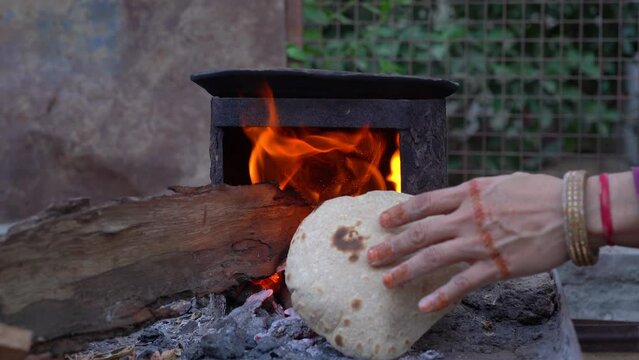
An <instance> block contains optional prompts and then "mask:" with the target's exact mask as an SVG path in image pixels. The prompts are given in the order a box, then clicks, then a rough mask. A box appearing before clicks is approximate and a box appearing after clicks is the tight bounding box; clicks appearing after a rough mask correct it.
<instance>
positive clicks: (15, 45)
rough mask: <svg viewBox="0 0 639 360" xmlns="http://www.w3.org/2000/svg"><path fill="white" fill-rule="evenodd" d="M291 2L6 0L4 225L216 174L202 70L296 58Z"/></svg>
mask: <svg viewBox="0 0 639 360" xmlns="http://www.w3.org/2000/svg"><path fill="white" fill-rule="evenodd" d="M284 12H285V9H284V0H213V1H207V0H181V1H172V0H56V1H46V2H45V1H40V0H20V1H15V0H0V222H2V221H11V220H14V219H18V218H22V217H25V216H28V215H31V214H33V213H34V212H36V211H38V210H40V209H42V208H44V207H46V206H47V205H48V204H49V203H51V202H53V201H58V200H61V199H64V198H69V197H77V196H89V197H92V198H93V199H97V200H104V199H108V198H113V197H117V196H138V195H146V194H152V193H157V192H159V191H162V189H164V188H165V187H166V186H168V185H172V184H182V185H196V184H204V183H208V182H209V180H208V172H209V159H208V146H209V139H208V132H209V130H208V129H209V118H210V114H209V111H210V107H209V96H208V95H207V94H206V93H205V92H204V90H202V89H200V88H199V87H198V86H197V85H195V84H193V83H191V82H190V80H189V75H190V74H191V73H192V72H197V71H202V70H207V69H211V68H225V67H279V66H284V65H285V54H284V44H285V19H284Z"/></svg>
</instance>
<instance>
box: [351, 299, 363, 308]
mask: <svg viewBox="0 0 639 360" xmlns="http://www.w3.org/2000/svg"><path fill="white" fill-rule="evenodd" d="M351 307H352V308H353V310H359V309H361V308H362V300H361V299H353V301H351Z"/></svg>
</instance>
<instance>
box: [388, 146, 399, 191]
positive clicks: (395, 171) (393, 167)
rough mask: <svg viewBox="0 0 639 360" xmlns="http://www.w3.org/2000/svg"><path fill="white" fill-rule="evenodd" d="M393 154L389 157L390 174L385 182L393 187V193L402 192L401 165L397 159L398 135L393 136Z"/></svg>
mask: <svg viewBox="0 0 639 360" xmlns="http://www.w3.org/2000/svg"><path fill="white" fill-rule="evenodd" d="M395 144H396V145H397V147H396V148H395V152H394V153H393V156H392V157H391V164H390V174H389V175H388V177H386V180H388V182H390V183H391V184H393V185H394V186H395V191H397V192H402V164H401V160H400V159H399V134H397V135H396V136H395Z"/></svg>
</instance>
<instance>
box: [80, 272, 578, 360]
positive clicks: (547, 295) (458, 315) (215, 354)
mask: <svg viewBox="0 0 639 360" xmlns="http://www.w3.org/2000/svg"><path fill="white" fill-rule="evenodd" d="M553 280H554V279H552V277H550V276H549V275H548V274H541V275H536V276H533V277H528V278H525V279H519V280H509V281H506V282H501V283H498V284H494V285H491V286H488V287H486V288H484V289H481V290H478V291H476V292H474V293H473V294H471V295H469V296H467V297H466V298H465V299H464V301H463V302H462V303H461V304H460V305H459V306H457V308H456V309H455V310H454V311H452V312H451V313H450V314H448V315H446V316H445V317H444V318H443V319H442V320H440V321H439V322H438V323H437V324H436V325H435V326H434V327H433V328H431V330H430V331H429V332H428V333H426V334H425V335H424V336H423V337H422V338H421V339H420V340H419V341H418V342H417V343H416V344H415V345H414V347H413V349H412V350H411V351H410V352H409V353H407V354H405V355H404V356H403V357H402V358H401V359H403V360H412V359H415V360H417V359H422V360H429V359H430V360H432V359H452V360H455V359H488V358H491V359H492V358H496V359H497V358H498V359H511V358H516V359H555V358H557V359H561V358H572V355H573V354H578V352H579V347H578V345H577V343H576V339H575V336H574V330H573V329H572V324H570V322H569V319H568V317H567V314H566V312H565V309H563V308H562V307H561V301H560V296H559V293H558V292H557V288H556V286H555V283H554V281H553ZM165 307H166V309H167V311H169V312H170V313H172V314H176V313H177V314H178V315H179V316H177V317H174V318H169V319H164V320H160V321H158V322H156V323H154V324H151V325H149V326H147V327H145V328H143V329H141V330H139V331H137V332H135V333H133V334H130V335H128V336H125V337H118V338H113V339H109V340H104V341H100V342H93V343H90V344H89V345H88V348H87V351H85V352H84V353H83V354H87V353H93V354H97V353H102V354H103V353H108V352H112V351H114V349H118V348H123V347H133V349H134V352H135V354H136V360H143V359H153V354H156V356H157V354H162V353H167V352H171V351H173V353H179V354H181V355H180V356H178V357H177V360H181V359H188V360H200V359H268V360H271V359H350V357H346V356H344V355H343V354H341V353H340V352H339V351H337V350H336V349H335V348H333V347H332V346H331V345H330V343H328V342H327V341H326V339H324V338H323V337H321V336H319V335H317V334H316V333H314V332H313V331H312V330H311V329H310V328H309V327H308V326H307V325H306V324H305V323H304V320H302V318H300V316H299V315H298V314H297V313H296V312H295V311H294V310H293V309H292V308H289V309H284V308H283V307H282V306H281V305H280V304H279V303H278V302H277V301H276V300H275V299H274V297H273V291H272V290H263V291H259V292H257V293H255V294H253V295H251V296H250V297H248V298H247V299H246V301H245V302H244V303H243V304H242V305H241V306H239V307H232V306H229V305H228V302H227V300H226V298H225V297H224V296H222V295H209V296H207V297H204V298H192V299H191V300H190V301H187V300H180V301H176V302H174V303H171V304H168V305H166V306H165ZM131 354H132V352H131ZM489 354H490V355H489ZM494 356H497V357H494ZM130 357H131V358H132V357H133V356H132V355H130ZM77 358H82V357H77ZM89 358H90V357H89ZM173 358H175V357H173ZM122 359H123V358H122ZM167 359H171V357H167ZM130 360H133V359H130Z"/></svg>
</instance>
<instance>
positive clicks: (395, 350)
mask: <svg viewBox="0 0 639 360" xmlns="http://www.w3.org/2000/svg"><path fill="white" fill-rule="evenodd" d="M396 352H397V349H395V347H394V346H391V347H390V348H388V353H389V354H394V353H396Z"/></svg>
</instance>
